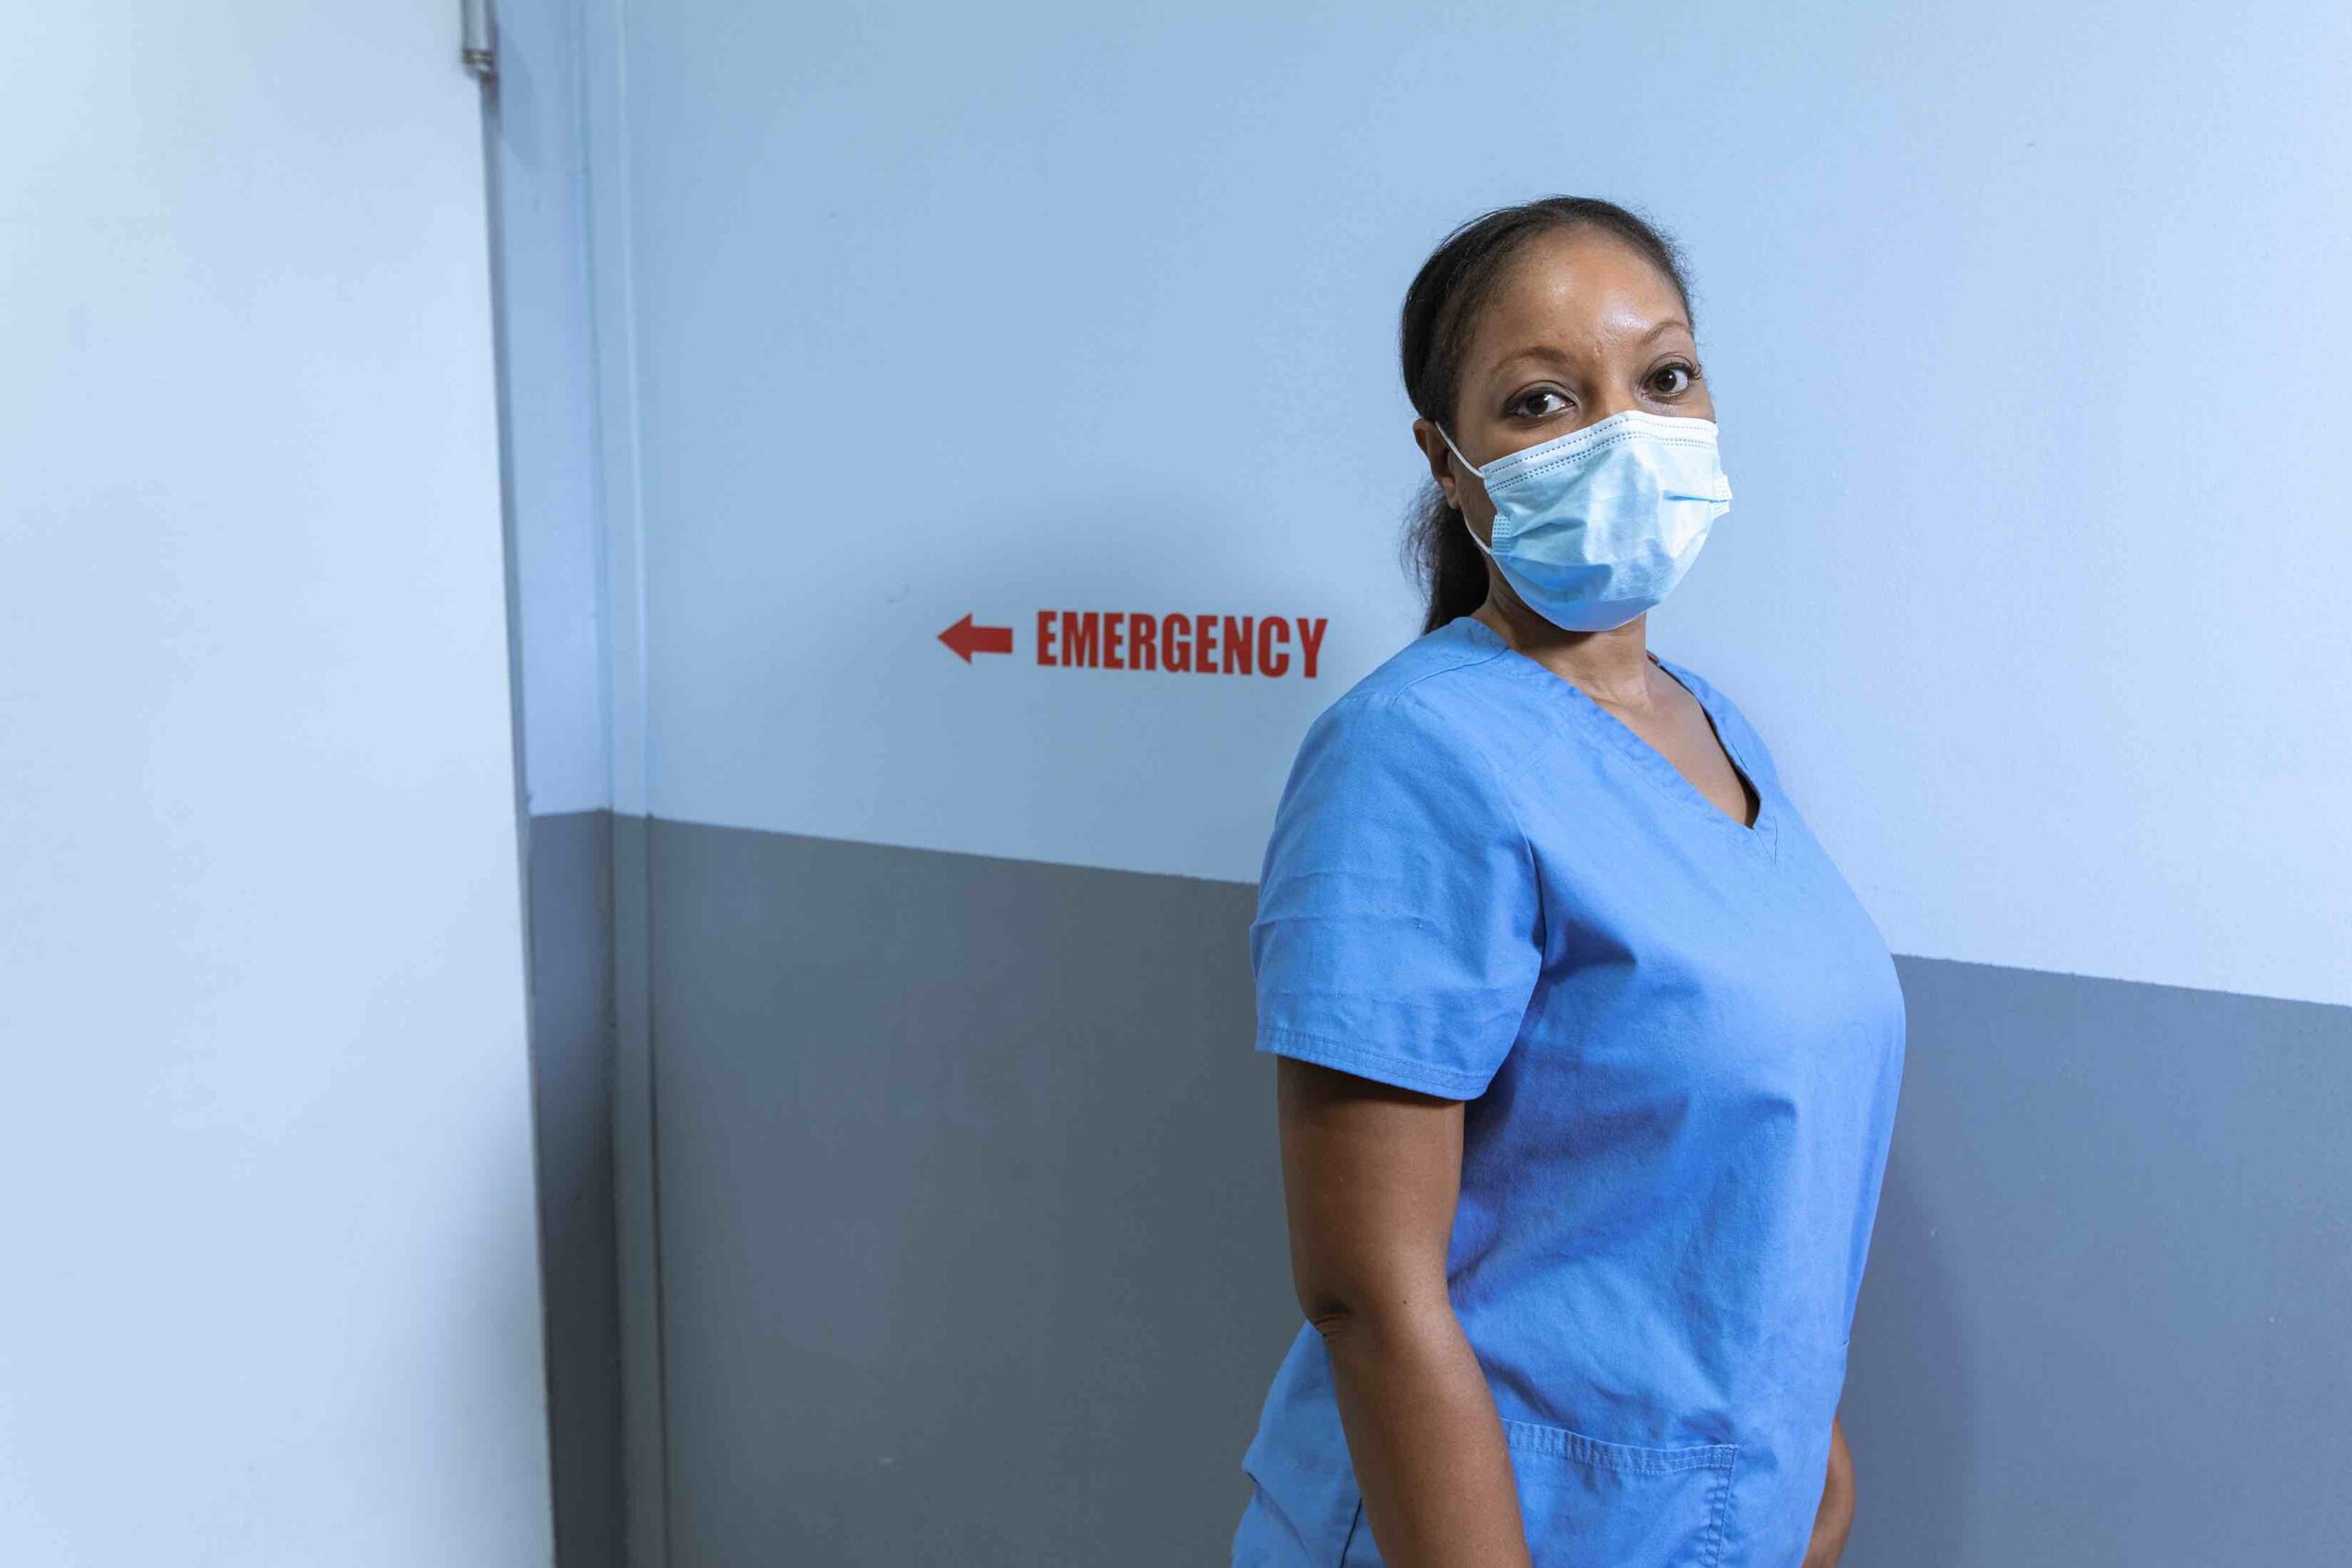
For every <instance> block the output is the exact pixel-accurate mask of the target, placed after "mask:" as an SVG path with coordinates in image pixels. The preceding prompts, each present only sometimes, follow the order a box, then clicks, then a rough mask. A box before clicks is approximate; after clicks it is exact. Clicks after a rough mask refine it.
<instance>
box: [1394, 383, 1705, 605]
mask: <svg viewBox="0 0 2352 1568" xmlns="http://www.w3.org/2000/svg"><path fill="white" fill-rule="evenodd" d="M1438 434H1440V435H1442V436H1444V437H1445V444H1446V446H1448V447H1449V448H1451V449H1452V450H1453V455H1454V457H1457V458H1460V459H1461V461H1462V465H1463V466H1464V468H1468V469H1469V470H1470V471H1471V472H1472V473H1474V474H1476V475H1477V476H1478V478H1479V479H1480V481H1481V482H1482V483H1484V484H1485V485H1486V487H1487V499H1488V500H1490V501H1492V502H1494V503H1495V542H1494V544H1493V545H1492V546H1489V545H1487V543H1486V541H1484V540H1482V539H1480V538H1479V537H1478V536H1477V534H1476V532H1473V533H1471V535H1470V539H1471V542H1472V543H1473V544H1476V546H1477V547H1479V548H1480V549H1481V550H1484V551H1486V553H1487V558H1489V559H1490V560H1492V561H1493V562H1494V563H1495V565H1496V566H1497V567H1498V569H1500V570H1501V572H1502V575H1503V581H1506V582H1508V583H1510V585H1511V588H1512V590H1513V591H1514V592H1517V593H1518V594H1519V596H1520V598H1521V599H1522V600H1525V601H1526V603H1527V607H1528V608H1529V609H1531V610H1532V611H1534V612H1535V613H1536V614H1537V615H1542V616H1543V617H1544V619H1545V620H1547V621H1550V622H1551V623H1552V624H1553V625H1555V626H1560V627H1562V628H1564V629H1565V630H1568V631H1606V630H1608V629H1609V628H1610V627H1611V626H1623V625H1624V624H1625V623H1626V622H1627V621H1630V620H1632V619H1633V618H1634V616H1636V615H1640V614H1641V613H1642V612H1643V611H1645V610H1646V609H1648V608H1649V607H1650V606H1651V605H1653V604H1657V602H1658V601H1659V600H1661V599H1663V598H1665V597H1666V596H1667V595H1668V593H1670V592H1673V591H1674V586H1675V584H1677V583H1679V582H1680V581H1682V574H1683V573H1684V572H1686V571H1689V570H1691V562H1692V561H1694V560H1696V559H1697V558H1699V550H1700V547H1702V546H1703V545H1704V544H1705V543H1706V542H1707V531H1708V530H1709V529H1710V528H1712V527H1713V525H1714V521H1715V519H1716V518H1718V517H1720V516H1722V515H1723V514H1724V512H1726V511H1728V510H1729V509H1730V507H1731V483H1730V481H1729V480H1727V479H1724V470H1723V465H1722V463H1721V462H1720V461H1719V460H1718V458H1717V455H1716V452H1715V423H1714V421H1713V420H1708V419H1679V418H1669V417H1668V416H1666V415H1664V414H1655V413H1645V412H1642V411H1641V410H1639V409H1627V410H1626V411H1625V412H1623V413H1615V414H1611V415H1610V416H1609V417H1608V418H1607V419H1604V420H1600V421H1597V422H1596V423H1591V424H1588V425H1586V426H1585V427H1584V428H1583V429H1581V430H1572V431H1570V432H1569V433H1568V434H1566V435H1562V436H1557V437H1555V438H1554V439H1552V440H1550V441H1546V442H1543V443H1541V444H1540V445H1538V446H1529V447H1526V448H1525V449H1523V450H1521V451H1518V452H1510V453H1506V454H1505V455H1504V456H1502V457H1498V458H1496V459H1495V460H1494V461H1493V462H1491V463H1488V464H1487V466H1486V467H1485V468H1478V467H1477V466H1476V465H1475V464H1473V463H1472V462H1471V461H1470V459H1469V458H1467V457H1463V456H1462V448H1461V447H1459V446H1454V445H1453V436H1451V435H1446V434H1445V427H1444V426H1443V425H1440V426H1438ZM1464 527H1465V528H1467V527H1468V524H1467V523H1466V521H1465V523H1464Z"/></svg>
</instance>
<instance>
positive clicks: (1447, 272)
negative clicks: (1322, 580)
mask: <svg viewBox="0 0 2352 1568" xmlns="http://www.w3.org/2000/svg"><path fill="white" fill-rule="evenodd" d="M1573 229H1599V230H1601V231H1605V232H1608V233H1611V234H1613V235H1615V236H1616V237H1617V238H1618V239H1620V240H1623V241H1624V242H1625V243H1627V244H1628V245H1631V246H1632V247H1633V248H1634V250H1635V251H1636V252H1637V253H1639V254H1641V255H1642V256H1644V257H1645V258H1646V259H1647V260H1648V261H1649V262H1651V263H1652V264H1653V265H1656V266H1657V269H1658V271H1659V272H1661V273H1663V274H1665V275H1666V278H1667V281H1668V282H1669V283H1671V284H1673V285H1674V292H1675V293H1676V294H1677V295H1678V296H1679V297H1680V299H1681V300H1682V310H1683V313H1684V314H1685V315H1686V316H1688V317H1690V319H1691V330H1692V331H1693V332H1695V331H1697V330H1698V319H1697V317H1696V315H1695V314H1693V313H1692V312H1691V284H1690V279H1689V278H1688V277H1687V276H1685V273H1684V263H1683V259H1682V253H1681V251H1680V250H1679V249H1678V248H1677V247H1676V245H1675V243H1674V242H1673V241H1672V240H1671V239H1669V238H1668V237H1667V236H1666V235H1665V234H1663V233H1661V232H1659V231H1658V230H1657V228H1655V227H1654V226H1653V225H1652V224H1651V223H1650V222H1649V221H1648V220H1645V219H1644V218H1641V217H1639V216H1637V215H1635V214H1634V213H1633V212H1631V211H1629V210H1628V209H1625V208H1623V207H1620V206H1618V205H1617V204H1616V203H1615V202H1613V201H1603V200H1601V199H1600V197H1589V196H1547V197H1539V198H1538V199H1536V200H1534V201H1528V202H1521V204H1520V205H1518V206H1517V207H1498V208H1496V209H1494V210H1493V211H1491V212H1484V213H1481V214H1479V215H1478V216H1477V217H1476V218H1473V219H1471V220H1469V221H1468V222H1466V223H1464V224H1462V225H1461V226H1460V227H1458V228H1456V229H1455V230H1454V231H1453V232H1452V233H1451V234H1448V235H1447V236H1446V237H1445V239H1444V242H1443V243H1441V244H1440V245H1439V246H1438V248H1437V249H1436V250H1435V251H1433V252H1431V253H1430V259H1429V260H1427V261H1425V262H1423V263H1422V264H1421V270H1420V271H1419V272H1418V273H1416V274H1414V275H1413V283H1412V287H1411V288H1408V289H1406V290H1405V310H1404V313H1403V316H1402V318H1401V319H1400V320H1399V321H1398V322H1397V355H1398V357H1399V358H1400V359H1402V360H1403V362H1404V371H1405V396H1406V397H1407V398H1408V399H1409V400H1411V402H1412V405H1413V412H1416V413H1418V414H1419V415H1420V416H1421V417H1422V418H1424V419H1429V420H1434V421H1436V422H1437V423H1441V424H1442V425H1444V426H1445V428H1446V432H1447V433H1448V434H1453V430H1454V428H1455V426H1454V418H1453V415H1454V403H1455V401H1456V400H1458V399H1459V397H1460V396H1461V391H1462V355H1463V351H1464V348H1466V347H1467V346H1468V344H1469V341H1470V328H1471V326H1472V324H1473V323H1474V322H1475V321H1476V320H1477V315H1478V310H1479V307H1481V306H1482V305H1484V304H1485V303H1486V302H1487V299H1489V298H1490V297H1492V295H1493V294H1494V291H1495V288H1496V285H1497V284H1498V283H1499V282H1500V281H1501V279H1502V277H1503V275H1504V273H1505V271H1506V269H1507V266H1508V264H1509V263H1510V260H1511V258H1512V257H1513V256H1515V255H1517V254H1519V252H1520V251H1521V248H1522V247H1524V246H1525V245H1526V244H1527V243H1528V242H1529V241H1531V240H1532V239H1534V238H1536V237H1537V236H1538V235H1542V234H1549V233H1554V232H1556V231H1561V230H1573ZM1405 553H1406V556H1407V558H1408V564H1409V565H1410V567H1411V569H1412V571H1413V574H1414V577H1415V578H1416V579H1417V580H1418V581H1419V583H1420V585H1421V587H1422V589H1423V591H1424V592H1427V593H1428V595H1429V615H1428V618H1427V620H1426V621H1425V622H1424V623H1423V625H1422V626H1421V630H1422V631H1423V632H1425V633H1426V632H1432V631H1435V630H1436V629H1437V628H1438V627H1440V626H1443V625H1445V624H1446V623H1447V622H1448V621H1451V620H1453V618H1454V617H1455V616H1457V615H1468V614H1469V613H1470V612H1471V611H1473V610H1476V608H1477V607H1478V606H1479V605H1480V604H1483V603H1485V602H1486V598H1487V558H1486V557H1485V555H1483V554H1482V553H1481V552H1480V551H1479V549H1478V546H1477V543H1476V541H1475V540H1474V539H1472V538H1471V537H1470V530H1469V527H1468V525H1466V524H1464V521H1463V518H1462V513H1461V510H1460V509H1459V508H1458V507H1455V506H1454V505H1453V504H1452V503H1451V502H1448V501H1447V500H1446V499H1445V491H1444V490H1443V488H1442V487H1441V486H1440V485H1439V484H1438V482H1437V480H1436V479H1430V480H1428V481H1427V482H1426V485H1425V488H1424V489H1423V491H1422V492H1421V494H1420V496H1419V498H1418V499H1416V500H1415V502H1413V509H1412V513H1411V516H1410V518H1409V519H1408V522H1407V525H1406V528H1405Z"/></svg>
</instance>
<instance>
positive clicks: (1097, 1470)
mask: <svg viewBox="0 0 2352 1568" xmlns="http://www.w3.org/2000/svg"><path fill="white" fill-rule="evenodd" d="M652 840H653V841H652V854H651V863H652V864H651V886H652V889H653V908H654V926H655V929H656V931H657V932H658V933H659V940H658V941H657V942H656V943H655V960H654V987H655V1020H656V1041H657V1047H656V1053H655V1057H656V1080H657V1087H658V1100H659V1104H660V1107H661V1118H662V1126H661V1136H660V1158H661V1168H660V1187H661V1194H662V1277H663V1281H664V1287H665V1292H666V1296H665V1314H664V1316H665V1320H666V1322H667V1323H668V1324H669V1325H670V1335H669V1347H668V1349H669V1356H668V1365H669V1385H668V1386H669V1395H668V1397H669V1409H670V1416H671V1423H670V1440H671V1444H672V1450H671V1465H670V1470H671V1477H672V1487H673V1494H672V1498H671V1510H672V1517H671V1528H672V1544H673V1562H674V1563H675V1564H677V1565H678V1568H687V1565H690V1564H718V1563H727V1564H738V1563H741V1564H752V1563H771V1562H793V1563H796V1564H809V1565H816V1564H833V1563H841V1564H849V1563H926V1564H943V1565H944V1564H956V1565H959V1568H978V1565H981V1564H990V1563H1006V1564H1012V1563H1018V1564H1021V1565H1023V1568H1036V1565H1038V1564H1071V1565H1095V1564H1113V1563H1116V1564H1120V1565H1122V1568H1142V1565H1145V1564H1152V1563H1184V1564H1187V1565H1190V1568H1197V1565H1199V1564H1202V1563H1206V1562H1218V1561H1221V1560H1222V1557H1223V1553H1224V1551H1225V1548H1226V1546H1227V1541H1228V1540H1229V1539H1230V1536H1231V1533H1232V1528H1233V1523H1234V1520H1235V1519H1236V1518H1237V1517H1238V1515H1239V1510H1240V1507H1241V1504H1242V1500H1243V1497H1244V1495H1245V1492H1244V1488H1245V1486H1246V1482H1245V1481H1244V1478H1243V1477H1242V1475H1241V1473H1240V1471H1239V1469H1238V1461H1239V1459H1240V1455H1241V1449H1242V1446H1243V1444H1244V1443H1245V1442H1246V1441H1247V1440H1248V1438H1249V1434H1250V1426H1251V1423H1252V1422H1253V1421H1254V1420H1255V1418H1256V1414H1257V1404H1258V1400H1259V1397H1260V1395H1261V1393H1262V1391H1263V1385H1264V1382H1265V1380H1266V1378H1267V1377H1268V1376H1269V1375H1270V1374H1271V1373H1272V1371H1273V1368H1274V1364H1275V1362H1276V1361H1277V1360H1278V1359H1279V1358H1280V1355H1281V1352H1282V1349H1283V1345H1284V1344H1285V1342H1286V1341H1287V1340H1288V1338H1289V1336H1290V1332H1291V1329H1292V1327H1293V1325H1295V1322H1296V1313H1295V1308H1294V1307H1293V1306H1292V1304H1291V1301H1290V1287H1289V1274H1288V1269H1287V1264H1286V1262H1285V1251H1284V1242H1283V1221H1282V1215H1281V1211H1280V1208H1279V1203H1278V1201H1277V1200H1278V1196H1279V1192H1280V1185H1279V1175H1278V1172H1277V1170H1276V1168H1275V1163H1274V1144H1273V1106H1272V1100H1270V1099H1269V1098H1268V1095H1267V1093H1266V1089H1267V1082H1268V1079H1267V1076H1266V1071H1267V1069H1266V1063H1265V1062H1264V1060H1263V1059H1261V1058H1253V1056H1252V1055H1251V1053H1250V1050H1249V1041H1248V1037H1247V1033H1246V1030H1247V1026H1248V1023H1249V1020H1250V991H1249V987H1248V984H1247V980H1248V974H1249V966H1248V953H1247V948H1246V942H1245V940H1244V934H1243V933H1244V931H1245V928H1246V927H1247V925H1248V923H1249V919H1250V908H1251V904H1252V894H1251V890H1250V889H1249V888H1248V887H1245V886H1236V885H1233V884H1228V883H1211V882H1199V881H1192V880H1187V879H1182V878H1173V877H1159V876H1148V875H1137V874H1123V873H1114V872H1103V871H1091V870H1085V869H1077V868H1071V867H1064V866H1054V865H1045V864H1038V863H1028V862H1013V861H1001V860H991V859H986V858H982V857H978V856H972V855H961V854H944V853H933V852H920V851H909V850H897V849H888V848H880V847H876V846H872V845H864V844H852V843H841V842H834V841H829V840H810V839H801V838H791V837H785V836H780V835H775V834H767V833H758V832H746V831H735V830H729V829H711V828H702V827H692V826H686V825H681V824H673V823H667V822H657V823H656V824H655V826H654V830H653V835H652Z"/></svg>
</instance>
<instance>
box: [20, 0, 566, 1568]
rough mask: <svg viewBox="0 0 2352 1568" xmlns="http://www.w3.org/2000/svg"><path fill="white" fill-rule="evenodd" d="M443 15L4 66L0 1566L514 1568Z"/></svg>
mask: <svg viewBox="0 0 2352 1568" xmlns="http://www.w3.org/2000/svg"><path fill="white" fill-rule="evenodd" d="M456 50H457V35H456V18H455V10H454V7H443V6H379V7H348V6H346V7H336V8H332V9H325V10H322V9H321V8H318V7H314V6H302V5H296V4H289V3H278V0H235V3H233V4H232V5H229V6H212V7H208V8H203V9H201V10H198V9H192V8H190V9H184V10H183V9H175V8H172V7H154V6H141V7H135V8H134V7H130V6H119V5H99V6H34V7H26V8H19V12H18V14H15V15H12V17H11V19H10V38H9V44H8V48H7V49H6V51H0V140H5V141H6V145H7V147H8V148H9V150H10V151H9V154H8V156H7V157H6V159H5V160H0V232H5V233H6V235H7V236H8V243H6V245H0V343H5V344H6V348H5V352H0V944H5V945H0V1042H5V1043H6V1056H7V1061H8V1069H9V1077H8V1082H7V1087H6V1093H5V1095H0V1195H4V1196H0V1232H5V1234H6V1235H7V1237H8V1240H9V1259H10V1272H9V1286H8V1289H7V1290H6V1292H0V1561H5V1562H9V1563H11V1564H26V1565H28V1568H48V1565H51V1564H57V1565H63V1564H75V1565H77V1568H102V1565H112V1564H122V1565H124V1568H129V1565H132V1564H139V1565H145V1564H151V1563H156V1562H172V1563H189V1564H196V1563H222V1564H227V1563H234V1564H239V1565H241V1568H242V1565H248V1564H267V1563H286V1564H295V1563H302V1564H310V1563H322V1562H333V1563H336V1564H339V1565H352V1568H362V1565H366V1564H375V1563H382V1564H386V1565H388V1568H389V1565H399V1568H411V1565H413V1564H417V1563H425V1562H435V1563H467V1564H481V1565H491V1564H514V1565H516V1568H528V1565H534V1564H543V1563H545V1562H548V1559H549V1554H550V1550H551V1537H550V1530H549V1525H548V1445H547V1435H546V1419H547V1411H546V1404H545V1401H544V1398H543V1395H542V1389H543V1380H544V1371H545V1369H544V1365H543V1361H542V1354H541V1333H540V1296H539V1290H538V1276H537V1228H536V1223H535V1213H534V1206H533V1195H532V1170H531V1146H532V1145H531V1123H530V1103H529V1099H528V1093H529V1077H528V1073H527V1070H526V1038H525V1008H524V989H523V970H522V964H523V960H522V929H521V910H520V892H519V886H518V876H517V867H516V861H515V815H514V812H515V801H516V795H515V781H514V772H513V761H512V743H513V737H512V729H511V726H512V716H511V713H510V707H509V699H508V683H507V679H506V669H507V646H506V616H505V606H504V603H503V559H502V544H501V524H500V506H499V479H498V454H497V445H496V442H497V420H496V410H495V406H494V401H493V389H494V378H493V374H492V334H491V311H490V301H489V288H488V284H489V267H488V244H487V235H486V231H485V196H484V191H483V187H482V175H481V170H482V163H481V104H480V98H479V94H478V92H477V89H476V87H475V85H474V84H473V83H472V81H471V80H470V79H469V77H468V76H467V75H466V74H465V73H464V72H463V71H462V70H461V69H460V68H459V67H458V62H457V58H456Z"/></svg>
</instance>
